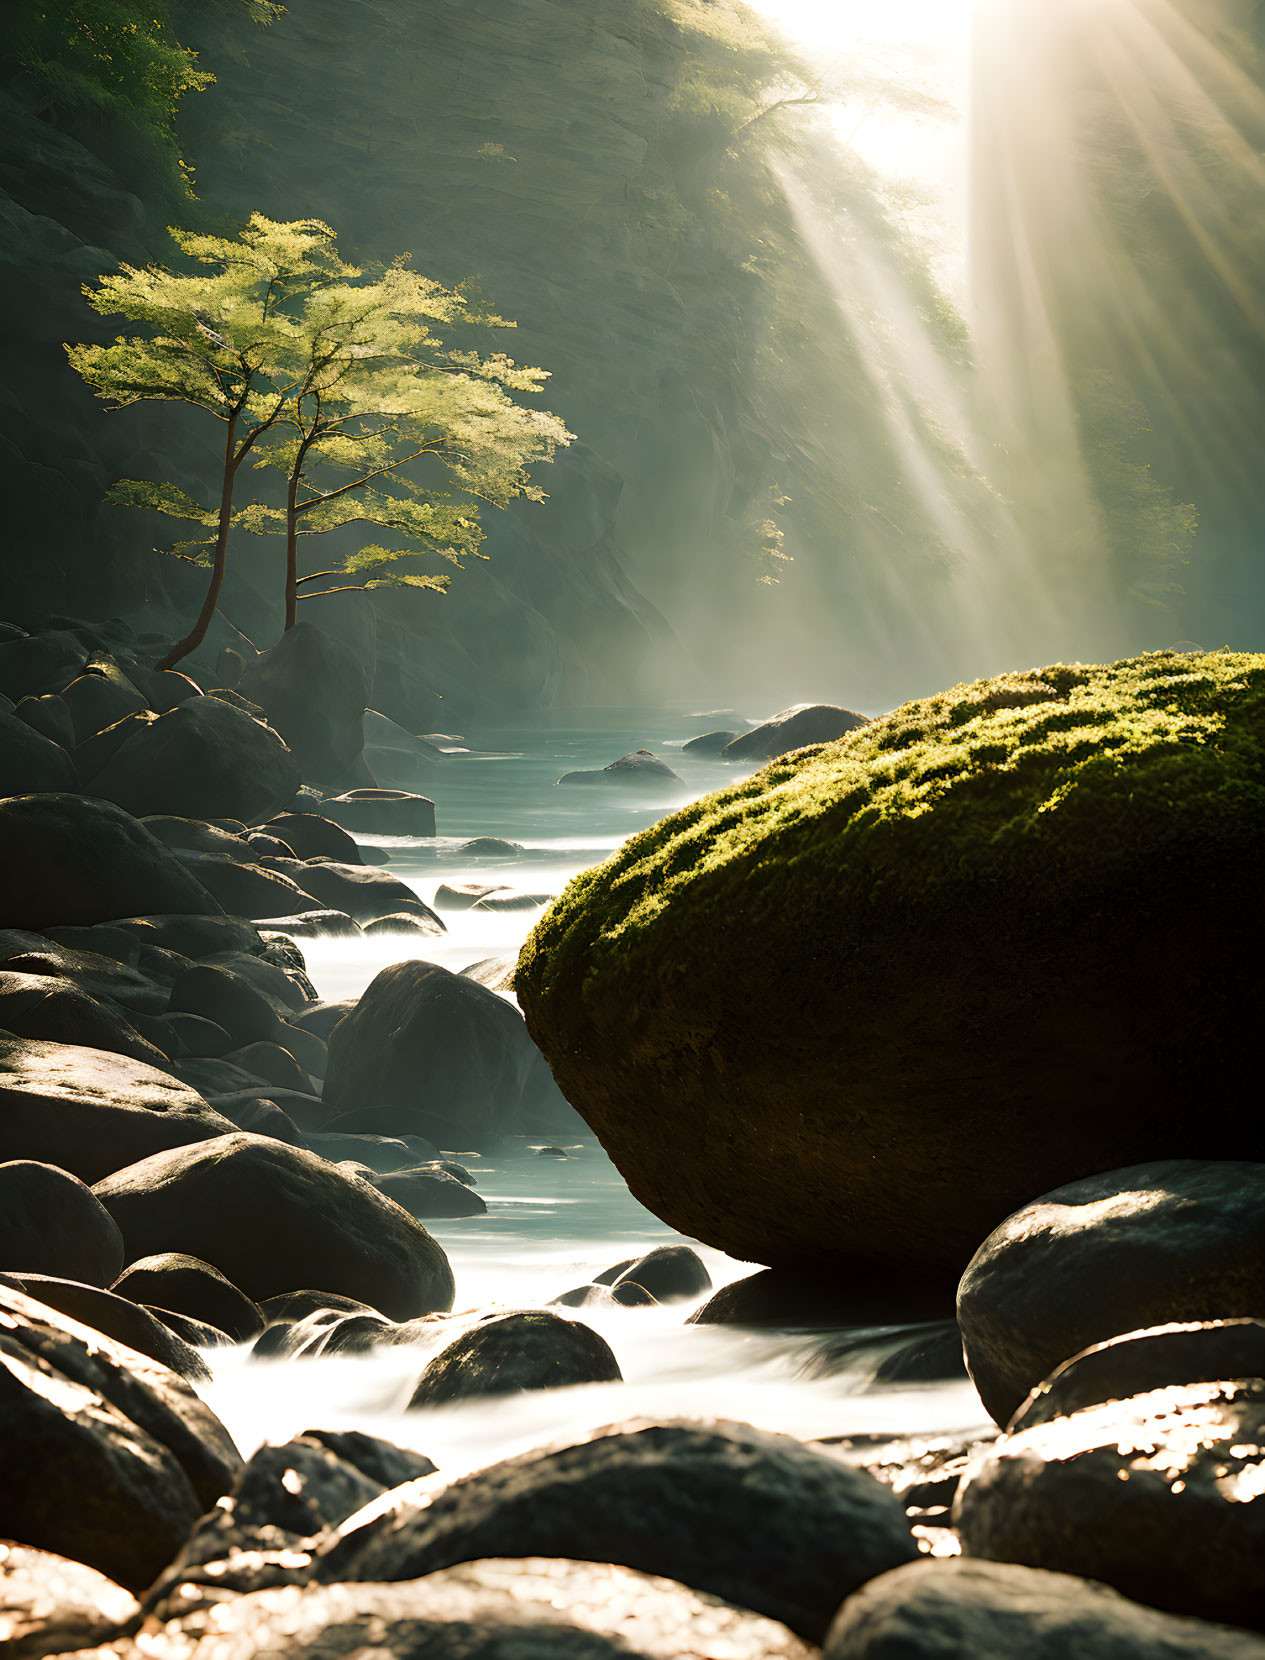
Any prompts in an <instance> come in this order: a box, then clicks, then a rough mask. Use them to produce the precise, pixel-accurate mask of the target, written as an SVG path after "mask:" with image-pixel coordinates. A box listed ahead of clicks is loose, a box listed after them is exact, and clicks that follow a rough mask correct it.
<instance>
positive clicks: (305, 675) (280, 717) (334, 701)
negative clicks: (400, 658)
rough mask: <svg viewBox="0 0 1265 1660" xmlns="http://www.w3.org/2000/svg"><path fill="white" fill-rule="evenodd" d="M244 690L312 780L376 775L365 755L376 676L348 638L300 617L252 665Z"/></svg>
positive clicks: (335, 781)
mask: <svg viewBox="0 0 1265 1660" xmlns="http://www.w3.org/2000/svg"><path fill="white" fill-rule="evenodd" d="M237 690H238V691H240V692H241V693H242V694H243V695H244V696H245V697H248V698H250V699H251V701H252V702H254V703H257V704H258V705H259V706H260V708H261V709H263V711H264V712H265V714H266V715H267V716H268V721H269V724H270V725H272V726H273V727H275V728H276V730H277V731H278V732H279V733H280V734H281V736H282V737H283V738H284V739H285V741H286V743H287V744H288V745H289V746H290V749H291V750H292V752H293V754H294V758H295V760H296V761H297V762H298V763H299V767H300V769H301V771H302V773H303V777H304V778H305V779H306V780H307V781H308V782H310V783H317V784H331V785H334V786H335V787H337V788H341V787H342V786H343V785H345V784H358V783H361V782H363V780H364V779H365V778H366V777H369V776H370V775H369V774H368V773H366V772H365V763H364V757H363V753H362V752H363V750H364V745H365V733H364V719H365V707H366V705H367V704H368V702H369V682H368V679H367V677H366V675H365V670H364V666H363V664H362V663H361V662H360V660H359V658H358V657H357V656H356V654H355V653H354V652H353V651H352V650H351V648H350V647H349V646H347V645H345V644H344V643H343V641H342V640H338V639H335V638H334V636H333V635H332V634H327V633H326V632H325V630H324V629H322V628H317V627H316V625H315V624H314V623H310V622H299V623H295V624H294V626H293V627H292V628H287V629H286V630H285V632H284V633H283V634H282V636H281V638H280V639H279V640H278V641H277V643H276V645H275V646H273V647H272V649H271V650H270V651H265V652H262V653H261V654H260V655H259V656H258V657H257V658H256V659H255V660H254V662H253V663H248V664H247V665H246V667H245V668H244V670H243V671H242V676H241V679H240V680H239V681H238V683H237Z"/></svg>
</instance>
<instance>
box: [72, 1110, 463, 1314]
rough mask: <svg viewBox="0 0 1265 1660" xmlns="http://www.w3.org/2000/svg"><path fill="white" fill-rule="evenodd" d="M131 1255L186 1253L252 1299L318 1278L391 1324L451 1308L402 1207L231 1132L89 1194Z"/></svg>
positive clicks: (429, 1244)
mask: <svg viewBox="0 0 1265 1660" xmlns="http://www.w3.org/2000/svg"><path fill="white" fill-rule="evenodd" d="M96 1192H97V1197H98V1198H99V1199H100V1200H101V1203H102V1204H103V1205H104V1206H105V1207H106V1209H107V1210H108V1211H109V1212H110V1214H111V1215H112V1216H113V1217H114V1220H115V1221H116V1222H117V1223H118V1225H119V1228H120V1230H121V1231H122V1234H123V1240H124V1245H125V1247H126V1250H127V1253H128V1255H129V1256H130V1257H132V1258H135V1257H139V1256H152V1255H156V1254H158V1253H159V1252H165V1251H183V1252H187V1253H188V1254H189V1255H190V1256H195V1257H198V1258H199V1259H200V1260H201V1261H203V1262H209V1263H212V1264H213V1265H214V1266H215V1267H216V1268H218V1269H219V1270H220V1272H221V1273H222V1274H224V1275H226V1276H227V1278H228V1279H230V1280H231V1281H232V1282H233V1284H234V1285H236V1286H237V1287H238V1288H239V1289H240V1290H241V1291H243V1292H245V1294H246V1296H248V1297H249V1298H251V1300H252V1301H255V1302H259V1301H260V1300H261V1299H263V1298H265V1297H272V1296H275V1295H276V1294H277V1293H279V1292H282V1291H288V1290H290V1289H292V1288H293V1287H294V1286H296V1285H301V1284H302V1283H303V1281H304V1280H312V1279H316V1280H317V1281H318V1283H323V1284H324V1285H326V1286H328V1287H329V1289H330V1290H332V1291H338V1292H341V1293H342V1294H343V1295H344V1296H348V1297H358V1298H363V1299H364V1300H365V1301H366V1302H368V1303H370V1304H371V1306H373V1307H375V1308H380V1309H381V1310H382V1312H383V1313H384V1314H386V1315H388V1316H390V1317H391V1318H392V1319H396V1320H407V1319H410V1318H411V1317H412V1316H414V1315H419V1314H429V1313H431V1312H433V1311H434V1310H436V1309H448V1308H451V1307H452V1296H453V1281H452V1271H451V1269H450V1268H449V1266H448V1259H447V1258H446V1257H445V1255H444V1253H443V1251H442V1250H441V1249H440V1248H439V1246H438V1245H437V1244H436V1243H435V1241H434V1240H433V1239H432V1238H431V1237H430V1235H429V1234H428V1233H427V1232H426V1230H425V1228H423V1227H422V1225H421V1223H420V1222H417V1221H415V1220H414V1219H413V1217H411V1216H409V1215H408V1213H407V1212H406V1211H404V1210H402V1209H401V1208H400V1207H399V1205H396V1204H393V1203H392V1201H391V1200H390V1199H386V1198H384V1197H383V1196H382V1194H380V1193H378V1192H377V1191H376V1190H375V1189H374V1188H373V1187H371V1186H370V1185H369V1183H368V1182H365V1181H361V1180H358V1179H357V1178H355V1177H349V1176H347V1175H345V1174H344V1173H343V1172H342V1171H340V1170H336V1169H335V1168H334V1167H333V1166H332V1165H331V1164H328V1163H327V1162H326V1161H325V1160H324V1159H321V1158H318V1157H316V1155H315V1154H312V1153H309V1152H305V1151H304V1150H303V1149H301V1148H298V1147H287V1146H285V1145H284V1144H282V1143H281V1142H276V1141H270V1140H268V1139H267V1138H265V1137H263V1136H253V1135H247V1134H244V1133H242V1132H237V1133H235V1134H233V1135H229V1136H224V1137H222V1138H220V1139H219V1140H217V1141H215V1142H212V1143H210V1144H208V1145H205V1146H202V1147H198V1148H186V1149H184V1150H181V1151H177V1152H173V1153H165V1154H160V1155H159V1156H158V1157H156V1158H151V1159H144V1160H142V1161H141V1162H140V1163H139V1164H134V1165H132V1166H131V1167H130V1168H128V1169H126V1170H120V1171H119V1172H118V1173H117V1174H115V1175H113V1176H111V1177H109V1178H108V1179H107V1180H106V1181H104V1182H101V1183H99V1184H98V1186H97V1190H96Z"/></svg>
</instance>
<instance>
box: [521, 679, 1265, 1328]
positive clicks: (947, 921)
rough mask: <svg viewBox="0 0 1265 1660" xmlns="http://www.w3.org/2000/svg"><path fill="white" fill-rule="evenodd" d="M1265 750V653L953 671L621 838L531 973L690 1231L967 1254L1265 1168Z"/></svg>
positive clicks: (534, 957)
mask: <svg viewBox="0 0 1265 1660" xmlns="http://www.w3.org/2000/svg"><path fill="white" fill-rule="evenodd" d="M1263 772H1265V656H1252V655H1247V654H1237V653H1233V652H1216V653H1180V654H1178V653H1157V654H1155V655H1152V656H1147V657H1140V658H1136V659H1133V660H1131V661H1127V662H1120V663H1115V664H1112V665H1109V666H1106V667H1086V666H1081V665H1074V666H1067V665H1055V666H1052V667H1050V668H1048V669H1041V670H1033V671H1030V672H1028V673H1025V674H1012V675H1005V676H1001V677H999V678H997V679H994V680H986V681H979V682H977V683H975V684H974V685H971V686H959V687H955V688H954V689H952V690H951V691H948V692H945V693H943V694H941V695H940V696H939V697H935V698H930V699H927V700H925V701H923V702H919V703H911V704H907V705H906V706H905V707H904V708H902V709H899V710H897V711H896V712H895V713H894V714H891V715H888V716H886V717H884V718H882V719H879V720H875V721H872V722H869V723H867V724H865V725H863V726H861V727H859V728H858V729H857V730H855V731H853V732H851V733H850V734H848V735H847V736H846V737H844V738H843V739H841V740H840V741H838V742H837V743H834V744H830V745H826V746H824V747H819V748H812V749H809V750H801V751H798V752H796V753H795V754H793V755H791V756H787V757H784V758H782V759H781V760H777V761H774V762H773V763H772V764H771V765H770V766H768V767H766V768H765V769H764V770H763V771H762V772H760V773H758V774H757V775H756V776H755V777H753V778H751V779H748V780H747V781H746V782H745V783H741V784H738V785H736V786H733V787H731V788H729V789H727V790H723V791H721V792H720V793H718V794H716V795H711V796H707V797H705V798H703V799H702V800H700V801H696V802H694V803H692V804H690V805H689V806H687V807H685V808H683V809H681V810H680V811H679V812H676V813H673V814H670V815H669V816H668V817H666V818H664V819H663V820H661V821H660V822H659V823H658V824H656V825H654V826H652V827H651V828H650V829H649V830H647V831H645V832H643V833H642V834H641V835H639V836H635V837H633V838H632V840H631V841H629V842H628V843H627V844H626V845H625V846H624V847H623V848H621V849H620V851H619V852H617V853H616V854H615V855H614V857H613V858H611V859H610V860H608V861H607V862H606V863H605V864H604V865H601V866H598V867H597V868H596V869H594V870H591V871H588V872H586V873H585V874H583V875H582V876H580V877H578V878H577V879H576V880H575V881H574V882H572V883H571V885H570V887H569V888H568V889H567V891H566V893H565V894H564V895H563V896H562V898H561V899H560V900H559V901H558V902H557V903H556V904H555V905H554V906H553V907H552V908H551V909H550V910H549V911H548V912H547V913H546V914H545V917H544V918H543V919H542V921H541V922H540V923H539V924H538V925H537V927H536V929H535V931H534V933H533V934H532V936H531V937H530V939H529V940H528V942H527V945H526V947H525V949H524V951H523V953H522V956H521V957H520V959H519V964H518V968H517V970H516V972H515V977H514V985H515V991H516V993H517V995H518V998H519V1001H520V1003H521V1005H522V1008H523V1012H524V1014H525V1016H526V1019H527V1023H528V1027H529V1029H530V1031H531V1033H532V1035H533V1037H534V1038H535V1039H536V1042H537V1043H538V1044H539V1045H540V1047H541V1049H542V1050H543V1051H544V1053H545V1056H546V1058H547V1059H548V1061H549V1063H550V1065H551V1067H552V1068H553V1071H554V1074H555V1076H556V1077H557V1080H558V1083H559V1085H560V1087H561V1088H562V1091H563V1093H564V1094H565V1095H566V1097H567V1099H568V1100H569V1101H571V1102H572V1103H573V1105H575V1106H576V1108H577V1109H578V1110H579V1112H580V1113H581V1115H582V1116H583V1117H584V1118H585V1119H586V1120H587V1121H588V1123H589V1124H590V1125H591V1126H592V1127H593V1128H594V1130H595V1131H596V1132H597V1134H598V1136H599V1138H600V1139H601V1141H602V1143H603V1145H604V1146H605V1148H606V1150H607V1151H608V1152H609V1153H610V1155H611V1157H612V1158H613V1159H614V1161H615V1163H616V1165H617V1166H618V1167H619V1169H620V1171H621V1173H622V1174H623V1175H624V1177H625V1178H626V1179H627V1181H628V1183H629V1185H630V1187H631V1188H632V1191H633V1193H634V1195H635V1196H636V1197H637V1198H639V1199H640V1200H642V1202H643V1203H645V1204H647V1205H648V1206H649V1207H650V1208H651V1209H652V1210H653V1211H654V1212H655V1214H656V1215H658V1216H660V1217H661V1218H662V1219H663V1220H664V1221H666V1222H667V1223H668V1224H669V1225H670V1226H672V1227H675V1228H678V1229H680V1230H681V1232H683V1233H685V1234H687V1235H689V1236H691V1237H693V1238H697V1239H701V1240H703V1241H704V1242H706V1243H707V1244H710V1245H715V1246H718V1247H720V1248H721V1249H722V1250H725V1251H727V1252H728V1253H729V1254H730V1255H732V1256H736V1257H739V1258H743V1259H746V1260H749V1261H753V1262H761V1263H765V1264H767V1265H768V1266H770V1267H796V1266H799V1267H804V1266H808V1267H814V1266H815V1267H817V1268H818V1269H825V1268H828V1267H830V1266H832V1265H834V1264H839V1265H843V1264H845V1263H847V1262H848V1261H849V1260H852V1261H857V1260H860V1261H861V1262H862V1263H864V1262H867V1261H868V1262H893V1263H904V1264H908V1265H910V1266H913V1267H915V1268H919V1269H939V1270H942V1271H952V1272H953V1273H954V1274H957V1273H960V1272H961V1269H962V1267H963V1266H964V1265H965V1263H966V1262H967V1261H968V1260H969V1259H970V1256H971V1254H972V1252H973V1251H974V1250H975V1249H976V1247H977V1245H978V1244H979V1241H980V1240H981V1239H982V1238H984V1237H985V1236H986V1235H987V1234H988V1233H989V1232H990V1231H991V1230H992V1229H993V1228H994V1227H996V1226H997V1225H998V1223H999V1222H1000V1221H1001V1220H1002V1219H1003V1218H1004V1217H1005V1216H1007V1215H1009V1214H1010V1213H1011V1212H1012V1211H1014V1210H1016V1209H1017V1208H1018V1207H1019V1206H1020V1205H1023V1204H1026V1203H1027V1202H1028V1201H1029V1200H1030V1199H1031V1198H1032V1196H1033V1195H1034V1194H1038V1193H1045V1192H1048V1191H1049V1190H1050V1189H1052V1188H1054V1187H1057V1186H1059V1185H1061V1184H1063V1183H1065V1182H1069V1181H1074V1180H1077V1179H1078V1178H1081V1177H1084V1176H1087V1175H1090V1174H1091V1173H1093V1172H1095V1171H1101V1170H1105V1169H1111V1168H1113V1167H1122V1166H1126V1165H1131V1164H1136V1163H1139V1162H1141V1161H1143V1160H1145V1159H1154V1158H1159V1157H1166V1158H1168V1157H1174V1156H1180V1157H1185V1158H1191V1159H1210V1158H1242V1159H1255V1158H1259V1157H1265V1120H1262V1118H1261V1116H1260V1114H1259V1113H1258V1112H1257V1110H1256V1106H1255V1096H1256V1094H1257V1087H1256V1086H1257V1074H1258V1057H1257V1053H1256V1040H1255V1035H1254V1034H1255V1032H1256V1030H1257V1028H1258V1026H1259V1025H1260V1014H1261V1010H1260V1006H1259V997H1260V993H1259V976H1258V975H1257V973H1256V972H1255V963H1256V951H1257V941H1258V940H1259V938H1260V934H1261V929H1262V924H1263V923H1265V862H1262V860H1261V859H1260V857H1259V848H1260V843H1261V836H1262V832H1263V831H1265V793H1263V792H1262V789H1261V786H1260V779H1261V777H1262V774H1263ZM1196 939H1197V940H1198V941H1199V949H1198V950H1194V949H1192V946H1191V942H1192V941H1193V940H1196ZM1213 960H1215V962H1216V963H1217V970H1216V972H1215V973H1210V972H1209V971H1208V966H1207V965H1208V963H1209V962H1210V961H1213ZM616 1058H617V1059H616ZM1196 1100H1212V1101H1215V1102H1216V1103H1217V1107H1216V1110H1215V1111H1198V1110H1193V1109H1192V1106H1191V1103H1192V1101H1196ZM1017 1126H1022V1133H1019V1131H1018V1129H1017ZM718 1159H723V1168H724V1180H723V1181H719V1180H717V1179H716V1170H717V1161H718ZM1216 1312H1217V1313H1219V1314H1224V1313H1227V1312H1230V1311H1229V1310H1226V1309H1220V1310H1217V1311H1216ZM1060 1358H1066V1356H1060Z"/></svg>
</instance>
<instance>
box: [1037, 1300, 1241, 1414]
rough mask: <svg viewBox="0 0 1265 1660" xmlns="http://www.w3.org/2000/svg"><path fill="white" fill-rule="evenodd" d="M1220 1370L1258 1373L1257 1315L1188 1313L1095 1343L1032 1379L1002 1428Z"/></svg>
mask: <svg viewBox="0 0 1265 1660" xmlns="http://www.w3.org/2000/svg"><path fill="white" fill-rule="evenodd" d="M1226 1378H1265V1320H1202V1321H1201V1320H1192V1321H1187V1322H1186V1323H1185V1324H1173V1325H1168V1326H1152V1327H1151V1329H1150V1330H1149V1331H1131V1332H1126V1333H1125V1334H1124V1335H1123V1336H1122V1337H1111V1338H1108V1340H1107V1341H1106V1342H1105V1343H1095V1344H1094V1345H1093V1346H1092V1348H1088V1349H1085V1350H1083V1351H1082V1352H1081V1353H1080V1354H1078V1355H1073V1357H1072V1358H1071V1360H1065V1361H1064V1362H1063V1364H1062V1365H1061V1366H1060V1367H1058V1368H1057V1369H1056V1370H1055V1371H1054V1372H1052V1373H1051V1374H1050V1376H1049V1377H1048V1378H1046V1380H1045V1382H1044V1383H1039V1384H1038V1385H1037V1387H1036V1388H1035V1389H1034V1390H1033V1391H1032V1393H1031V1394H1030V1395H1029V1396H1028V1398H1027V1400H1026V1401H1025V1402H1024V1403H1023V1405H1022V1406H1021V1407H1020V1408H1019V1410H1018V1412H1016V1413H1015V1415H1014V1417H1013V1418H1012V1419H1011V1421H1010V1425H1009V1428H1010V1429H1011V1430H1012V1431H1015V1432H1017V1431H1019V1430H1021V1429H1033V1428H1035V1426H1036V1425H1037V1424H1048V1423H1051V1422H1052V1421H1053V1420H1054V1419H1055V1418H1066V1417H1070V1415H1071V1414H1072V1413H1073V1412H1079V1411H1081V1409H1082V1408H1083V1407H1087V1406H1100V1405H1102V1404H1103V1403H1104V1402H1106V1401H1119V1400H1126V1399H1127V1398H1128V1397H1129V1396H1130V1395H1145V1394H1147V1393H1148V1392H1149V1391H1150V1390H1152V1389H1164V1388H1167V1387H1168V1386H1169V1385H1170V1384H1175V1383H1216V1382H1219V1381H1221V1380H1224V1379H1226Z"/></svg>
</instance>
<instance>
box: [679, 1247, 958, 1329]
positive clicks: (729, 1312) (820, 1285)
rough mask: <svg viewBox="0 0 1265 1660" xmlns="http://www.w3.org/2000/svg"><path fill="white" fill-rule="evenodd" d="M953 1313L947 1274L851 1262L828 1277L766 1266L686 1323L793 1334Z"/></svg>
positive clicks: (726, 1290) (720, 1293) (719, 1294)
mask: <svg viewBox="0 0 1265 1660" xmlns="http://www.w3.org/2000/svg"><path fill="white" fill-rule="evenodd" d="M952 1312H953V1283H952V1280H951V1278H950V1276H948V1275H946V1274H943V1273H940V1274H925V1273H923V1274H919V1273H910V1272H908V1271H907V1270H904V1269H893V1268H887V1269H882V1268H878V1267H874V1268H872V1269H868V1270H867V1268H866V1267H865V1265H864V1264H860V1263H858V1264H854V1265H853V1267H852V1269H851V1271H849V1272H841V1273H840V1274H839V1275H838V1276H834V1275H830V1276H826V1277H822V1276H818V1275H814V1274H807V1273H792V1272H787V1271H783V1270H778V1269H773V1268H766V1269H764V1270H763V1271H762V1272H761V1273H759V1274H748V1275H747V1277H746V1278H745V1279H741V1280H734V1281H732V1283H731V1284H729V1285H723V1286H721V1288H720V1290H719V1291H718V1292H717V1293H716V1294H715V1296H713V1297H710V1298H708V1300H707V1302H705V1303H704V1304H703V1306H702V1308H700V1309H696V1310H695V1311H694V1313H693V1314H691V1315H690V1317H689V1319H690V1324H693V1325H700V1326H753V1327H756V1328H759V1329H763V1330H768V1331H796V1330H799V1329H800V1328H803V1327H812V1326H865V1325H894V1324H901V1323H904V1322H905V1321H910V1320H935V1319H943V1318H944V1317H945V1316H946V1315H948V1314H951V1313H952Z"/></svg>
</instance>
